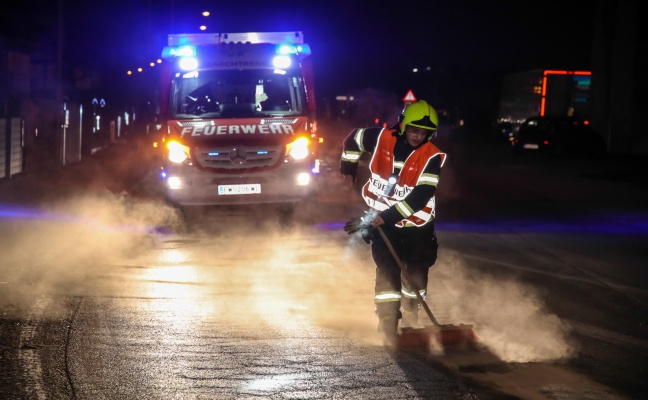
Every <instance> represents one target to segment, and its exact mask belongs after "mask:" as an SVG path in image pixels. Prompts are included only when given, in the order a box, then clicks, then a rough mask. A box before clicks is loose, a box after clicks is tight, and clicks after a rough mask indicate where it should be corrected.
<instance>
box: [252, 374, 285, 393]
mask: <svg viewBox="0 0 648 400" xmlns="http://www.w3.org/2000/svg"><path fill="white" fill-rule="evenodd" d="M294 381H295V377H294V376H292V375H280V376H274V377H272V378H263V379H255V380H253V381H251V382H250V383H248V384H247V385H245V389H250V390H275V389H278V388H280V387H282V386H286V385H289V384H291V383H293V382H294Z"/></svg>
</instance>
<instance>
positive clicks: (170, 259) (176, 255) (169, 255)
mask: <svg viewBox="0 0 648 400" xmlns="http://www.w3.org/2000/svg"><path fill="white" fill-rule="evenodd" d="M188 259H189V256H188V255H187V253H186V252H184V251H182V250H179V249H169V250H165V251H163V252H161V253H160V256H159V260H160V262H163V263H176V264H177V263H182V262H185V261H187V260H188Z"/></svg>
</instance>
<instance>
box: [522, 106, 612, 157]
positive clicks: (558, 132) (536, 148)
mask: <svg viewBox="0 0 648 400" xmlns="http://www.w3.org/2000/svg"><path fill="white" fill-rule="evenodd" d="M512 144H513V151H514V152H515V154H518V155H521V154H524V153H527V152H543V153H547V154H549V155H551V156H554V157H560V156H563V155H565V154H580V155H602V154H605V153H606V151H607V144H606V142H605V140H604V139H603V137H601V136H600V135H599V134H598V133H597V132H596V131H594V129H592V128H591V127H590V126H589V125H587V124H585V123H584V122H583V121H582V120H580V119H578V118H575V117H547V116H544V117H540V116H536V117H530V118H527V119H526V121H524V123H522V125H520V128H519V129H518V131H517V132H516V133H515V134H514V137H513V141H512Z"/></svg>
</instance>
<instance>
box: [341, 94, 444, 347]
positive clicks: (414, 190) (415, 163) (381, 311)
mask: <svg viewBox="0 0 648 400" xmlns="http://www.w3.org/2000/svg"><path fill="white" fill-rule="evenodd" d="M438 122H439V119H438V116H437V113H436V111H435V110H434V108H433V107H432V106H430V105H429V104H428V103H427V102H425V101H423V100H421V101H418V102H415V103H411V104H409V105H408V106H406V107H405V108H404V109H403V112H402V114H401V115H400V117H399V119H398V124H396V125H394V126H393V127H391V128H380V127H374V128H358V129H354V130H353V131H351V133H350V134H349V135H348V136H347V137H346V138H345V139H344V143H343V151H342V158H341V161H340V172H341V173H342V175H343V177H344V181H345V183H348V184H351V185H353V183H354V182H355V179H356V171H357V167H358V162H359V160H360V157H361V155H362V153H363V152H367V153H370V154H371V161H370V162H369V172H370V173H371V176H370V177H369V180H368V181H367V182H366V183H365V185H364V186H363V188H362V197H363V198H364V200H365V202H366V203H367V205H368V206H369V207H370V209H369V212H368V213H367V216H368V215H375V217H373V218H372V219H371V221H367V219H369V218H366V217H367V216H365V217H364V218H353V219H351V220H350V221H349V222H347V224H346V225H345V228H344V229H345V231H346V232H347V233H349V234H351V233H353V232H357V231H360V232H361V234H362V237H363V239H364V240H365V242H367V243H371V254H372V258H373V260H374V262H375V264H376V282H375V297H374V303H375V306H376V314H377V315H378V318H379V324H378V331H379V332H383V334H384V337H385V340H386V341H388V342H393V341H394V340H395V339H396V336H397V334H398V323H399V319H401V318H402V319H403V320H402V322H401V324H402V325H403V326H405V325H409V326H411V325H414V324H416V323H417V319H418V310H419V308H420V306H421V305H420V304H419V302H418V299H417V296H416V292H415V290H418V291H419V293H420V294H421V297H422V298H423V299H425V298H426V295H427V292H426V289H427V282H428V271H429V268H430V267H432V266H433V265H434V263H435V262H436V258H437V248H438V243H437V238H436V234H435V231H434V212H435V210H434V209H435V207H434V206H435V192H436V188H437V185H438V183H439V176H440V174H441V167H442V166H443V164H444V162H445V158H446V154H445V153H443V152H442V151H441V150H439V148H437V146H435V145H434V144H433V143H432V142H431V141H430V140H431V139H432V138H433V137H436V131H437V125H438ZM390 176H393V177H396V178H397V182H396V185H395V187H394V189H393V190H392V191H391V193H388V194H385V193H384V191H385V188H386V187H387V185H388V179H389V178H390ZM377 227H380V228H381V230H382V231H383V232H384V233H385V236H386V237H387V239H388V240H389V242H390V243H391V245H392V246H393V248H394V249H395V251H396V253H397V254H398V256H399V258H400V260H401V261H402V263H403V264H404V265H405V266H406V267H405V268H406V269H407V272H408V276H409V278H410V280H411V283H412V284H413V286H414V287H409V286H408V285H407V280H402V281H401V270H400V268H399V266H398V264H397V262H396V261H395V260H394V257H393V256H392V254H391V252H390V251H389V248H388V247H387V245H386V243H385V242H384V240H383V238H382V237H381V235H379V234H378V232H375V229H376V228H377ZM401 306H402V309H403V310H402V312H401Z"/></svg>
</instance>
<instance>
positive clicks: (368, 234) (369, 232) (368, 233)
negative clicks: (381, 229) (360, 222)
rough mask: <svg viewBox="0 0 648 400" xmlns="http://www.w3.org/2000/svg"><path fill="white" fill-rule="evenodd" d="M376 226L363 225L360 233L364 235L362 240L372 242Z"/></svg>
mask: <svg viewBox="0 0 648 400" xmlns="http://www.w3.org/2000/svg"><path fill="white" fill-rule="evenodd" d="M375 230H376V228H374V227H373V225H366V226H363V227H362V229H360V235H361V236H362V240H364V241H365V243H367V244H370V243H371V239H373V237H374V231H375Z"/></svg>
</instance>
